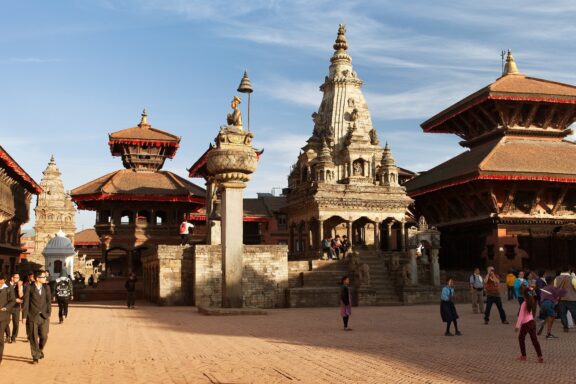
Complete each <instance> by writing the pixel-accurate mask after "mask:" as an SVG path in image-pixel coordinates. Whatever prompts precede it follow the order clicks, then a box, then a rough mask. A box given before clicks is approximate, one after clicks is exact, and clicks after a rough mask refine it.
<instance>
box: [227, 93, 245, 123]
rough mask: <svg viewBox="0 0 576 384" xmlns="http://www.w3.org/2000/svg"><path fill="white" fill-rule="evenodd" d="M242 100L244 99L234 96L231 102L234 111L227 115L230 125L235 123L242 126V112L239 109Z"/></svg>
mask: <svg viewBox="0 0 576 384" xmlns="http://www.w3.org/2000/svg"><path fill="white" fill-rule="evenodd" d="M241 102H242V100H241V99H240V98H239V97H238V96H234V98H233V99H232V102H231V103H230V104H231V106H232V110H233V111H232V113H228V114H227V115H226V122H227V123H228V125H233V126H235V127H238V128H242V112H240V110H239V109H238V105H239V104H240V103H241Z"/></svg>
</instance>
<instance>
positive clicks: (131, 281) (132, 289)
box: [124, 273, 138, 308]
mask: <svg viewBox="0 0 576 384" xmlns="http://www.w3.org/2000/svg"><path fill="white" fill-rule="evenodd" d="M137 281H138V280H137V279H136V275H135V274H134V273H131V274H130V275H129V276H128V280H126V283H125V284H124V288H126V293H127V296H128V297H127V305H128V308H134V305H135V304H136V282H137Z"/></svg>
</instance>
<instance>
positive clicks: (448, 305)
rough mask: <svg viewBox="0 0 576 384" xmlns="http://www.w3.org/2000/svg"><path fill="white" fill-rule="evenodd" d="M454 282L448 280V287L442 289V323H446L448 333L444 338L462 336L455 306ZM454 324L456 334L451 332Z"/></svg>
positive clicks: (450, 279)
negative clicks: (451, 326)
mask: <svg viewBox="0 0 576 384" xmlns="http://www.w3.org/2000/svg"><path fill="white" fill-rule="evenodd" d="M453 299H454V281H453V280H452V278H448V279H447V280H446V286H445V287H444V288H442V294H441V295H440V316H441V317H442V321H443V322H445V323H446V332H445V333H444V336H454V335H456V336H461V335H462V333H460V331H459V330H458V313H457V312H456V306H455V305H454V301H453ZM452 323H454V331H455V332H454V333H451V332H450V325H451V324H452Z"/></svg>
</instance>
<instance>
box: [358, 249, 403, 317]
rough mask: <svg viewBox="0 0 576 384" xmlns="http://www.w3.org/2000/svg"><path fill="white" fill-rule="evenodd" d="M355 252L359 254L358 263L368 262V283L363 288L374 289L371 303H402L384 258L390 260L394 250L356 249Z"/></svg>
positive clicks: (382, 304) (381, 304)
mask: <svg viewBox="0 0 576 384" xmlns="http://www.w3.org/2000/svg"><path fill="white" fill-rule="evenodd" d="M356 252H358V254H359V262H360V265H362V264H368V266H369V267H370V285H369V286H365V287H364V289H372V290H374V298H373V300H371V301H372V305H378V306H386V305H402V304H403V303H402V300H401V299H400V295H399V294H398V291H397V289H396V280H395V277H393V276H392V275H391V274H390V273H388V270H387V268H386V263H385V260H390V259H391V257H392V256H393V255H394V254H395V252H380V251H374V250H356ZM398 255H400V254H398Z"/></svg>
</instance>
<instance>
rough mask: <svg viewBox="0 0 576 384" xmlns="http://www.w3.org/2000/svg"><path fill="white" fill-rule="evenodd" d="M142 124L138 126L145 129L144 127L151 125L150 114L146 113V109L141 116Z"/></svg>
mask: <svg viewBox="0 0 576 384" xmlns="http://www.w3.org/2000/svg"><path fill="white" fill-rule="evenodd" d="M140 116H141V118H140V124H138V126H139V127H143V126H147V127H149V126H150V124H148V114H147V113H146V108H144V109H143V110H142V114H141V115H140Z"/></svg>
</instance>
